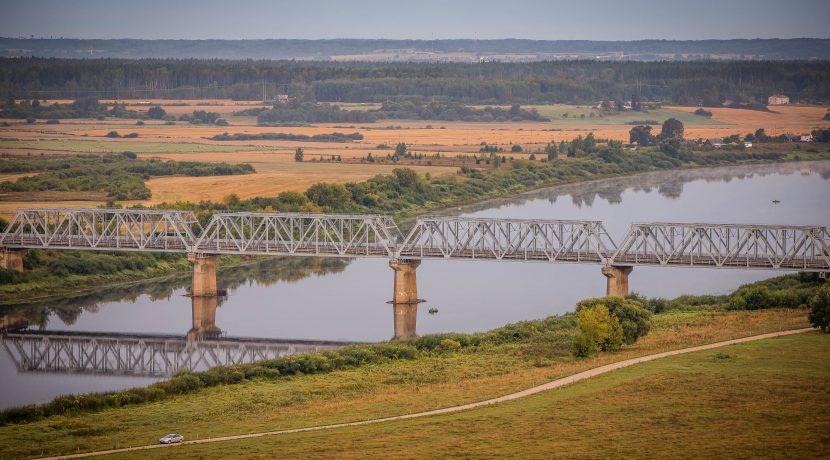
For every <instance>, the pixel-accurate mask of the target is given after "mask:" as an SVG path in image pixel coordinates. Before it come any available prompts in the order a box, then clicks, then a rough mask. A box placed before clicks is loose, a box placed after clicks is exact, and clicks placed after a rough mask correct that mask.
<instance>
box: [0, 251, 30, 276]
mask: <svg viewBox="0 0 830 460" xmlns="http://www.w3.org/2000/svg"><path fill="white" fill-rule="evenodd" d="M27 252H29V251H27V250H26V249H5V248H4V249H0V268H5V269H6V270H14V271H16V272H22V271H23V257H25V256H26V253H27Z"/></svg>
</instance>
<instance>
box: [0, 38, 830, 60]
mask: <svg viewBox="0 0 830 460" xmlns="http://www.w3.org/2000/svg"><path fill="white" fill-rule="evenodd" d="M30 56H34V57H58V58H123V59H144V58H180V59H184V58H197V59H216V58H218V59H297V60H322V61H330V60H331V61H381V62H419V61H425V62H479V61H502V62H530V61H545V60H573V59H596V60H608V61H612V60H628V61H666V60H668V61H699V60H796V59H809V60H816V59H822V60H823V59H830V39H817V38H797V39H754V40H699V41H677V40H638V41H587V40H550V41H544V40H521V39H501V40H467V39H464V40H384V39H379V40H374V39H372V40H370V39H336V40H289V39H273V40H135V39H114V40H99V39H64V38H57V39H34V38H33V39H27V38H0V57H30Z"/></svg>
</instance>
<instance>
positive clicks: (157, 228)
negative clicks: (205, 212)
mask: <svg viewBox="0 0 830 460" xmlns="http://www.w3.org/2000/svg"><path fill="white" fill-rule="evenodd" d="M201 232H202V228H201V226H200V225H199V221H198V220H197V219H196V216H195V215H194V214H193V212H191V211H172V210H171V211H165V210H141V209H105V208H100V209H99V208H88V209H61V208H30V209H20V210H18V212H17V214H15V216H14V218H13V219H12V221H11V222H10V223H9V225H8V227H7V228H6V230H5V231H4V232H3V233H0V246H2V247H6V248H16V247H19V248H31V247H44V248H78V249H99V250H152V251H175V252H181V251H186V250H187V249H188V248H189V247H190V245H191V240H192V238H194V237H195V236H196V235H198V234H200V233H201Z"/></svg>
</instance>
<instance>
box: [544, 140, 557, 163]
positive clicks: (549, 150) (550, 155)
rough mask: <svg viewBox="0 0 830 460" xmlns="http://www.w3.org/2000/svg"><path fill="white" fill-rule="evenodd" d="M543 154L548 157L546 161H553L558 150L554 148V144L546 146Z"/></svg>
mask: <svg viewBox="0 0 830 460" xmlns="http://www.w3.org/2000/svg"><path fill="white" fill-rule="evenodd" d="M545 154H546V155H547V156H548V160H555V159H556V157H557V156H559V149H558V148H556V144H548V145H547V146H545Z"/></svg>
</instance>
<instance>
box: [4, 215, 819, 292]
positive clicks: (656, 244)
mask: <svg viewBox="0 0 830 460" xmlns="http://www.w3.org/2000/svg"><path fill="white" fill-rule="evenodd" d="M619 241H620V242H619V244H617V243H615V242H614V240H612V238H611V236H610V235H609V234H608V232H607V231H606V230H605V227H604V225H603V223H602V222H601V221H591V220H523V219H485V218H467V217H448V216H434V217H421V218H418V219H417V220H416V221H415V223H414V224H413V225H412V226H411V228H410V229H409V230H408V231H407V232H402V231H401V230H400V228H399V227H398V225H397V224H396V223H395V222H394V221H393V220H392V218H390V217H388V216H382V215H348V214H303V213H255V212H233V213H216V214H213V215H212V216H210V218H209V219H208V220H205V221H201V222H200V220H199V219H198V218H197V216H196V215H195V214H194V213H193V212H191V211H177V210H137V209H98V208H96V209H63V208H49V209H42V208H33V209H20V210H18V212H17V214H16V215H15V217H14V218H13V219H12V221H11V222H10V223H9V225H8V226H7V228H6V229H5V231H4V232H3V233H0V267H2V268H6V269H14V270H21V271H22V270H23V255H24V254H25V251H26V250H29V249H40V248H49V249H75V250H99V251H148V252H178V253H185V254H187V257H188V260H189V261H190V262H191V263H192V266H193V283H192V291H191V292H192V295H193V296H194V297H201V296H215V295H216V294H217V287H216V259H217V257H218V256H219V255H221V254H237V255H275V256H323V257H346V258H354V257H374V258H385V259H388V260H389V265H390V267H391V268H392V269H393V270H394V272H395V276H394V291H393V292H394V295H393V299H392V303H394V304H395V305H399V306H407V305H417V303H418V302H419V299H418V294H417V283H416V269H417V267H418V266H419V264H420V263H421V262H422V261H424V260H486V261H502V262H507V261H515V262H539V263H581V264H596V265H601V266H602V274H603V275H604V276H605V277H606V278H607V290H606V295H608V296H625V295H627V294H628V277H629V274H630V273H631V271H632V270H633V268H634V267H639V266H665V267H690V268H701V267H702V268H722V269H743V270H775V271H806V272H818V273H821V274H822V275H823V276H824V275H825V274H826V273H827V272H830V234H828V231H827V228H826V227H823V226H813V225H747V224H707V223H666V222H650V223H635V224H632V225H631V226H630V227H629V229H628V232H627V233H626V234H625V235H623V237H622V239H621V240H619ZM401 308H403V307H401Z"/></svg>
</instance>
